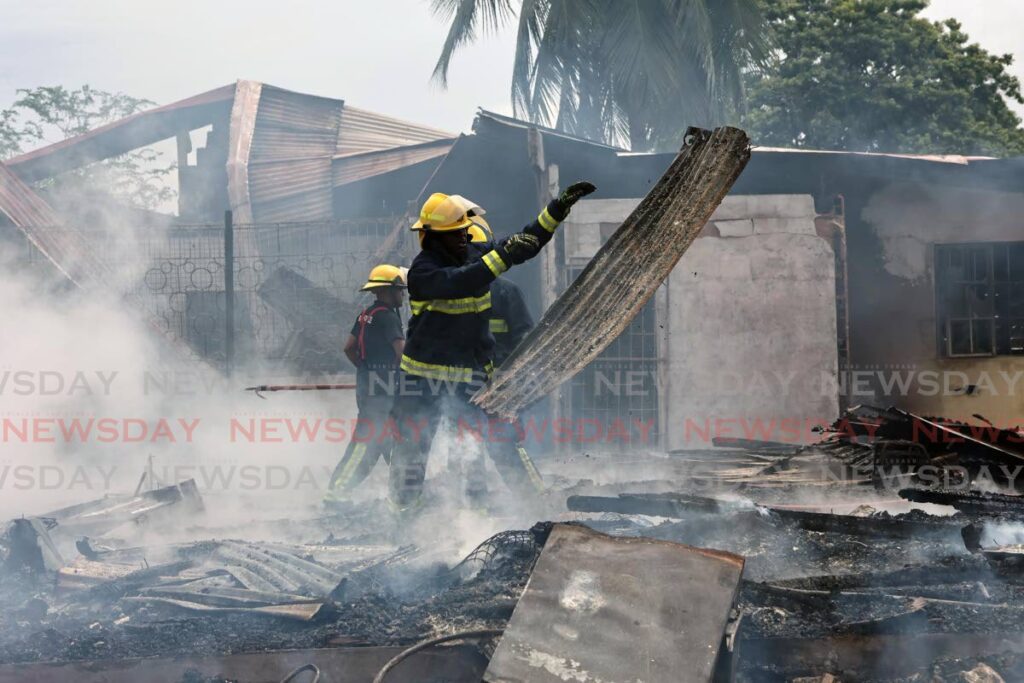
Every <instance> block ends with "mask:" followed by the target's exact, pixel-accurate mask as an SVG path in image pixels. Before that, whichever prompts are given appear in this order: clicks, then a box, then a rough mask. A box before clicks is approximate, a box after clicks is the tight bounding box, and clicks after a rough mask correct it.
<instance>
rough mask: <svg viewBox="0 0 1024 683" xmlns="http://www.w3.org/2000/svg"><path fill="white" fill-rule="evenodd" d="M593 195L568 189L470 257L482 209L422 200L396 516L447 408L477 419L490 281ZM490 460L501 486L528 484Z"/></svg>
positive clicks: (520, 473)
mask: <svg viewBox="0 0 1024 683" xmlns="http://www.w3.org/2000/svg"><path fill="white" fill-rule="evenodd" d="M594 189H595V188H594V186H593V185H591V184H590V183H576V184H574V185H572V186H570V187H569V188H567V189H566V190H565V191H564V192H563V193H562V194H561V195H560V196H559V197H558V198H557V199H554V200H552V201H551V202H550V203H549V204H548V206H547V207H545V209H544V210H543V211H542V212H541V213H540V215H539V216H537V218H536V220H534V221H533V222H531V223H530V224H529V225H527V226H526V227H525V228H524V229H523V230H522V232H518V233H515V234H513V235H511V236H510V237H507V238H505V239H504V240H501V241H500V242H498V243H497V244H495V245H494V246H493V248H492V249H490V250H488V251H487V252H485V253H484V254H482V255H481V256H480V258H475V257H474V258H470V247H469V235H468V230H469V227H470V226H471V225H473V224H474V222H473V218H474V217H475V216H477V215H478V213H481V212H482V209H480V207H479V206H477V205H475V204H473V203H472V202H470V201H469V200H467V199H466V198H465V197H461V196H459V195H445V194H441V193H435V194H433V195H431V196H430V198H429V199H427V201H426V202H425V203H424V205H423V208H422V209H421V210H420V220H419V221H417V222H416V223H415V224H414V225H413V226H412V229H413V230H414V231H417V232H418V233H419V236H420V244H421V247H422V250H421V251H420V253H419V254H418V255H417V256H416V258H415V259H414V260H413V262H412V266H411V267H410V269H409V275H408V284H409V304H410V306H411V308H412V317H411V318H410V320H409V329H408V340H407V343H406V347H405V352H404V353H403V354H402V361H401V373H400V378H399V388H398V395H397V396H396V397H395V404H394V408H393V409H392V415H393V417H394V418H395V421H396V423H397V425H398V428H399V430H400V437H399V439H398V442H397V443H396V444H395V447H394V450H393V452H392V458H391V470H390V498H391V503H392V504H393V505H394V506H395V508H397V509H398V510H399V511H401V512H408V511H411V510H412V509H414V508H415V507H417V505H418V503H419V501H420V496H421V494H422V491H423V482H424V479H425V475H426V466H427V456H428V454H429V452H430V445H431V442H432V441H433V437H434V433H435V431H436V430H437V426H438V422H439V420H440V417H441V415H442V411H443V410H444V407H445V405H447V406H449V408H448V409H449V410H450V411H452V412H451V414H452V415H453V417H456V418H457V417H459V416H467V415H472V414H473V413H475V414H476V415H478V416H480V418H481V419H482V415H481V413H480V411H479V409H477V408H475V407H473V406H472V405H471V404H470V403H469V399H470V397H471V396H472V395H473V393H474V392H475V391H476V390H477V389H479V388H480V387H482V386H483V385H484V384H485V383H486V382H487V379H488V378H489V376H490V373H491V372H492V370H493V363H492V358H493V353H494V337H493V335H492V334H491V331H490V318H491V310H490V309H491V291H490V285H491V282H493V281H494V279H495V278H497V277H498V276H499V275H501V274H502V273H504V272H505V271H507V270H508V269H509V268H510V267H512V266H514V265H517V264H520V263H524V262H525V261H527V260H529V259H531V258H533V257H534V256H536V255H537V253H538V252H539V251H540V249H541V247H543V246H544V245H545V244H546V243H547V242H548V241H550V239H551V237H552V235H553V234H554V232H555V229H556V228H557V227H558V224H559V223H560V222H561V221H562V220H564V219H565V217H566V216H567V215H568V213H569V209H570V207H571V206H572V205H573V204H575V203H576V202H577V201H578V200H579V199H580V198H581V197H583V196H585V195H587V194H590V193H591V192H593V191H594ZM470 420H471V421H473V420H474V418H470ZM475 421H476V422H478V423H479V421H480V420H479V419H477V420H475ZM505 452H507V449H505V450H504V451H501V453H505ZM489 455H490V456H491V459H492V460H493V461H494V464H495V466H496V467H497V468H498V471H499V473H500V474H501V475H502V478H503V479H504V480H505V481H506V483H507V484H509V485H510V486H511V487H513V488H516V489H519V488H527V489H528V488H532V487H531V484H530V482H529V475H528V474H527V473H526V472H525V470H524V468H523V466H522V463H521V462H520V461H519V460H518V458H516V460H515V462H512V461H509V460H508V459H506V458H505V457H502V455H501V454H499V453H496V452H494V451H489Z"/></svg>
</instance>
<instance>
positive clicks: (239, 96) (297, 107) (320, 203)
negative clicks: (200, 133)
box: [8, 80, 455, 223]
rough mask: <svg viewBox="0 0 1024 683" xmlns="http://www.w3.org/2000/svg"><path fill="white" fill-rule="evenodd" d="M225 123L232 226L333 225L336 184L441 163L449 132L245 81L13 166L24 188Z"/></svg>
mask: <svg viewBox="0 0 1024 683" xmlns="http://www.w3.org/2000/svg"><path fill="white" fill-rule="evenodd" d="M218 121H221V122H223V123H224V124H226V125H228V126H229V127H230V134H229V140H230V142H229V154H228V162H227V165H228V196H229V197H230V199H231V208H232V210H233V211H234V212H235V220H236V222H239V223H251V222H261V221H268V222H271V221H286V220H288V221H298V220H302V221H310V220H329V219H331V218H332V217H333V215H332V214H333V212H332V192H333V188H334V187H335V186H337V185H342V184H344V183H347V182H352V181H353V180H359V179H361V178H366V177H371V176H373V175H378V174H381V173H386V172H388V171H393V170H397V169H399V168H402V167H403V166H406V165H410V164H415V163H420V162H422V161H425V160H428V159H433V158H435V157H440V156H443V155H444V154H445V153H446V152H447V150H448V149H449V148H450V147H451V143H452V141H453V139H454V137H455V136H454V135H453V134H452V133H448V132H445V131H442V130H437V129H435V128H430V127H427V126H420V125H417V124H413V123H408V122H406V121H401V120H399V119H394V118H391V117H389V116H383V115H381V114H376V113H374V112H370V111H366V110H365V109H358V108H356V107H347V106H345V105H344V102H343V101H342V100H339V99H331V98H327V97H318V96H315V95H307V94H303V93H297V92H292V91H289V90H284V89H282V88H276V87H274V86H270V85H266V84H262V83H259V82H256V81H246V80H240V81H238V82H237V83H236V84H232V85H227V86H224V87H222V88H216V89H214V90H210V91H208V92H205V93H202V94H200V95H196V96H195V97H190V98H187V99H184V100H181V101H179V102H175V103H173V104H168V105H165V106H162V107H156V108H154V109H150V110H148V111H144V112H140V113H138V114H134V115H132V116H129V117H127V118H125V119H122V120H120V121H115V122H113V123H110V124H107V125H105V126H101V127H100V128H97V129H95V130H93V131H90V132H88V133H86V134H84V135H79V136H77V137H74V138H69V139H67V140H63V141H61V142H58V143H56V144H53V145H48V146H46V147H43V148H41V149H37V150H34V151H32V152H29V153H27V154H23V155H21V156H18V157H15V158H14V159H11V160H10V161H9V162H8V166H9V168H10V170H11V171H13V172H14V173H15V174H16V175H17V176H18V177H19V178H21V179H22V180H27V181H32V180H37V179H41V178H46V177H50V176H53V175H56V174H58V173H62V172H65V171H68V170H71V169H74V168H77V167H79V166H83V165H85V164H89V163H92V162H94V161H99V160H101V159H106V158H109V157H112V156H116V155H118V154H123V153H125V152H129V151H131V150H133V149H137V148H139V147H143V146H146V145H150V144H153V143H155V142H159V141H160V140H163V139H166V138H168V137H171V136H173V135H176V134H178V133H181V132H185V131H189V130H194V129H195V128H199V127H201V126H205V125H209V124H211V123H215V122H218Z"/></svg>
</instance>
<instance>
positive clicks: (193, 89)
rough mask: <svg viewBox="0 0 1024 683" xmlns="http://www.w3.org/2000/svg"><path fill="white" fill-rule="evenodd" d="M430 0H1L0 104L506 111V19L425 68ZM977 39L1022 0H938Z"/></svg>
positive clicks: (455, 118)
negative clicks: (88, 92) (305, 102)
mask: <svg viewBox="0 0 1024 683" xmlns="http://www.w3.org/2000/svg"><path fill="white" fill-rule="evenodd" d="M429 5H430V3H429V2H428V0H331V1H327V2H325V1H320V2H314V1H312V0H289V1H288V2H284V1H282V0H275V1H273V2H268V1H267V0H217V1H216V2H210V0H175V1H174V2H170V1H169V0H165V1H163V2H155V1H154V0H88V1H87V2H83V1H81V0H33V1H32V2H26V1H25V0H0V17H2V18H3V19H2V21H0V108H3V107H5V106H8V105H10V103H11V102H12V101H13V100H14V99H15V97H16V95H15V90H16V89H17V88H31V87H36V86H40V85H58V84H61V85H65V86H69V87H77V86H79V85H81V84H84V83H88V84H89V85H91V86H93V87H95V88H99V89H103V90H109V91H119V92H124V93H127V94H129V95H133V96H135V97H144V98H148V99H150V100H153V101H155V102H158V103H160V104H166V103H168V102H173V101H175V100H178V99H181V98H184V97H188V96H190V95H194V94H196V93H199V92H202V91H204V90H209V89H211V88H215V87H217V86H221V85H224V84H226V83H232V82H234V81H235V80H237V79H240V78H245V79H252V80H258V81H263V82H266V83H271V84H273V85H276V86H279V87H283V88H287V89H290V90H296V91H299V92H305V93H310V94H315V95H323V96H326V97H334V98H338V99H343V100H345V101H346V102H348V103H349V104H351V105H353V106H357V107H361V108H364V109H370V110H373V111H376V112H379V113H382V114H388V115H391V116H395V117H398V118H402V119H406V120H411V121H415V122H418V123H422V124H426V125H430V126H434V127H437V128H441V129H443V130H448V131H451V132H463V131H467V130H469V127H470V125H471V123H472V120H473V116H474V114H475V112H476V109H477V107H483V108H485V109H491V110H494V111H499V112H502V113H511V110H510V106H509V81H510V72H511V66H512V51H513V46H514V38H515V36H514V30H512V29H511V28H509V29H506V30H505V31H503V32H501V33H499V34H497V35H491V36H486V37H484V38H483V39H481V40H478V41H477V42H476V43H475V44H474V45H472V46H471V47H469V48H467V49H465V50H463V51H462V52H461V53H460V54H459V55H458V56H457V57H456V59H455V61H454V63H453V67H452V70H451V75H450V79H449V87H448V89H447V90H445V89H442V88H441V87H440V86H438V85H437V84H436V83H432V82H431V80H430V75H431V71H432V69H433V65H434V62H435V60H436V58H437V54H438V51H439V49H440V47H441V44H442V42H443V40H444V37H445V33H446V26H445V23H444V22H443V21H442V20H441V19H439V18H437V17H435V16H433V15H432V14H431V12H430V7H429ZM928 16H929V17H931V18H934V19H941V18H946V17H950V16H952V17H956V18H957V19H959V20H960V21H962V22H963V24H964V27H965V29H966V30H967V32H968V33H969V35H970V36H971V37H972V39H973V40H976V41H977V42H979V43H981V44H982V46H984V47H985V48H986V49H988V50H990V51H993V52H999V53H1002V52H1011V53H1015V54H1017V55H1018V61H1019V63H1016V64H1014V66H1013V69H1014V72H1015V73H1016V74H1017V75H1018V76H1020V77H1022V78H1024V37H1022V36H1024V34H1021V31H1020V27H1021V26H1022V25H1024V0H933V2H932V7H931V8H929V10H928Z"/></svg>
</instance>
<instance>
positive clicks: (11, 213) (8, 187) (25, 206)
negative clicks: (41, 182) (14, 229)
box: [0, 164, 60, 228]
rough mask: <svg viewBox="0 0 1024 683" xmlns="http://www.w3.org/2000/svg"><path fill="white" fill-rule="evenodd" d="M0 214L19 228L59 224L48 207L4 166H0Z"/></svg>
mask: <svg viewBox="0 0 1024 683" xmlns="http://www.w3.org/2000/svg"><path fill="white" fill-rule="evenodd" d="M0 213H2V214H3V215H4V216H7V218H8V219H10V221H11V222H12V223H14V225H16V226H18V227H20V228H25V227H30V226H47V225H57V224H58V223H59V222H60V220H59V219H58V218H57V214H56V213H55V212H54V210H53V209H51V208H50V205H49V204H47V203H46V202H45V201H43V199H42V197H40V196H39V195H37V194H36V193H35V192H34V191H33V190H32V188H31V187H29V186H28V185H26V184H25V183H23V182H22V181H21V180H20V179H19V178H18V177H17V176H16V175H14V173H13V172H12V171H11V170H10V169H8V168H7V166H5V165H4V164H0Z"/></svg>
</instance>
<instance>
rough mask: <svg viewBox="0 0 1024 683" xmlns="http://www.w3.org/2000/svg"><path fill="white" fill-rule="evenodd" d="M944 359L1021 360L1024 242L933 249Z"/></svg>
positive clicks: (1022, 349) (1023, 338)
mask: <svg viewBox="0 0 1024 683" xmlns="http://www.w3.org/2000/svg"><path fill="white" fill-rule="evenodd" d="M935 285H936V300H937V302H938V318H939V320H938V322H939V338H940V351H941V353H942V355H945V356H950V357H957V356H993V355H1024V242H993V243H985V244H943V245H936V247H935Z"/></svg>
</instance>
